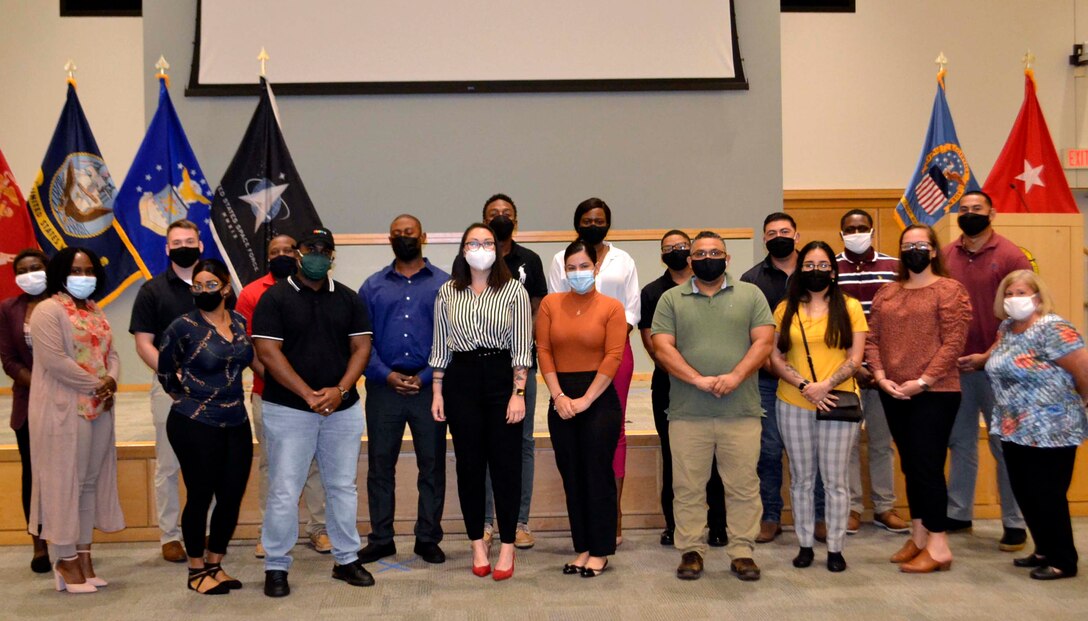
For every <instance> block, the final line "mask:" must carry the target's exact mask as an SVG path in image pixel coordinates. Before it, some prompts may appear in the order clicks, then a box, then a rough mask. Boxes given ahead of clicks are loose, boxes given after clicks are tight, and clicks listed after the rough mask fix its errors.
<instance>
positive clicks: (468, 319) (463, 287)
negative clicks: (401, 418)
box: [430, 224, 533, 580]
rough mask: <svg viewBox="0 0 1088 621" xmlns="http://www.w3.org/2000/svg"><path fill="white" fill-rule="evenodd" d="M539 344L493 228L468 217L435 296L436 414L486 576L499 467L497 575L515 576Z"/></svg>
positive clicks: (475, 560)
mask: <svg viewBox="0 0 1088 621" xmlns="http://www.w3.org/2000/svg"><path fill="white" fill-rule="evenodd" d="M532 345H533V314H532V309H531V307H530V305H529V295H528V294H527V293H526V292H525V289H524V288H523V287H522V286H521V283H519V282H518V281H517V280H516V279H513V278H511V277H510V271H509V270H508V269H507V267H506V262H505V261H495V234H494V233H493V232H492V231H491V229H490V228H488V227H487V225H485V224H473V225H471V226H469V227H468V229H467V230H465V234H464V235H463V236H462V237H461V251H460V252H459V253H458V255H457V257H456V258H455V259H454V260H453V269H451V270H450V280H449V281H447V282H446V283H445V284H444V285H442V288H441V289H439V290H438V297H437V298H436V299H435V307H434V341H433V346H432V348H431V358H430V364H431V366H432V367H433V368H434V380H433V382H434V383H433V386H434V397H433V402H432V405H431V413H432V414H433V415H434V418H435V420H436V421H439V422H442V421H446V420H447V419H448V422H449V429H450V435H451V436H452V437H453V451H454V455H456V457H457V495H458V498H459V499H460V501H461V514H462V515H463V516H464V520H465V529H466V530H467V531H468V538H469V539H470V540H471V541H472V572H473V573H474V574H476V575H477V576H481V577H483V576H486V575H488V574H489V573H491V561H490V558H489V555H488V547H487V545H486V544H485V543H484V540H483V537H484V526H483V525H484V477H485V476H486V471H487V469H488V468H490V472H491V488H492V489H493V490H494V493H495V517H496V519H497V520H498V523H499V532H500V533H501V538H502V546H501V548H500V550H499V558H498V560H497V561H496V562H495V572H494V574H493V575H492V577H493V578H494V579H495V580H505V579H507V578H509V577H511V576H513V575H514V537H515V535H516V534H517V521H518V506H519V504H520V503H521V431H522V429H521V427H522V419H523V418H525V380H526V377H527V375H528V369H529V367H530V366H532V361H533V354H532ZM443 384H446V385H447V386H446V388H445V389H443Z"/></svg>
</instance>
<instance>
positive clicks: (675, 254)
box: [661, 250, 691, 272]
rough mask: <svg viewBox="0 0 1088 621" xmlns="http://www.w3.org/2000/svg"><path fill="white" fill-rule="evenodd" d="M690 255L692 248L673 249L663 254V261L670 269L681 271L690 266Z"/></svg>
mask: <svg viewBox="0 0 1088 621" xmlns="http://www.w3.org/2000/svg"><path fill="white" fill-rule="evenodd" d="M690 256H691V251H690V250H673V251H672V252H666V253H664V254H662V255H661V261H662V262H663V263H664V264H665V265H667V266H668V268H669V269H670V270H673V271H674V272H679V271H680V270H682V269H684V268H685V267H687V266H688V257H690Z"/></svg>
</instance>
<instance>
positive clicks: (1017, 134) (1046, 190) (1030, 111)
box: [982, 69, 1078, 213]
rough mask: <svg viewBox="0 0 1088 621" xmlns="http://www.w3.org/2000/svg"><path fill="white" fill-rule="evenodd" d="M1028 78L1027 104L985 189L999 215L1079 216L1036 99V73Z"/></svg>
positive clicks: (1029, 71)
mask: <svg viewBox="0 0 1088 621" xmlns="http://www.w3.org/2000/svg"><path fill="white" fill-rule="evenodd" d="M1024 74H1025V75H1024V104H1023V105H1022V106H1021V107H1020V114H1018V115H1017V117H1016V122H1015V123H1014V124H1013V126H1012V131H1011V132H1009V139H1008V140H1007V141H1006V142H1005V148H1003V149H1001V155H999V156H997V162H995V163H994V167H993V169H992V170H991V171H990V176H989V177H986V184H985V185H984V186H983V188H982V189H983V190H985V191H986V193H987V194H989V195H990V198H991V199H992V200H993V202H994V209H996V210H997V211H1003V212H1006V213H1008V212H1020V213H1024V212H1030V213H1078V210H1077V204H1076V202H1075V201H1074V200H1073V194H1072V193H1071V192H1070V191H1069V182H1068V181H1067V180H1066V178H1065V171H1064V170H1062V165H1061V162H1060V160H1058V153H1057V152H1056V151H1055V150H1054V142H1053V141H1052V140H1051V139H1050V130H1048V129H1047V127H1046V119H1045V118H1043V111H1042V109H1040V108H1039V100H1038V99H1037V98H1036V97H1035V72H1034V71H1032V70H1031V69H1027V70H1025V71H1024Z"/></svg>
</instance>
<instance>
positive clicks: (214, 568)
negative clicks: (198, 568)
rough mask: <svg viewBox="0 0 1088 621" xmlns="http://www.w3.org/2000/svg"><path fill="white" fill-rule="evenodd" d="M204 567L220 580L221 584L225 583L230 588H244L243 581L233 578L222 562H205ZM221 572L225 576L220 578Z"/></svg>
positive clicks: (210, 574) (209, 573)
mask: <svg viewBox="0 0 1088 621" xmlns="http://www.w3.org/2000/svg"><path fill="white" fill-rule="evenodd" d="M204 569H206V570H208V575H209V576H211V577H212V578H214V579H216V580H218V581H219V584H222V585H225V586H226V587H227V588H228V589H230V590H234V589H240V588H242V581H241V580H238V579H237V578H231V577H230V575H229V574H227V572H226V571H224V570H223V564H222V563H209V562H207V561H205V562H204ZM219 574H222V575H223V577H224V578H225V579H224V578H220V577H219Z"/></svg>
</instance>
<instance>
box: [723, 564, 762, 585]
mask: <svg viewBox="0 0 1088 621" xmlns="http://www.w3.org/2000/svg"><path fill="white" fill-rule="evenodd" d="M729 570H730V571H732V572H733V573H734V574H736V575H737V578H740V579H741V580H743V581H745V582H752V581H754V580H759V566H758V565H756V562H755V561H753V560H752V559H750V558H737V559H733V562H732V563H730V564H729Z"/></svg>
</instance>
